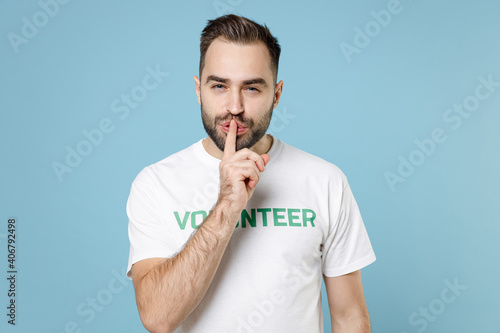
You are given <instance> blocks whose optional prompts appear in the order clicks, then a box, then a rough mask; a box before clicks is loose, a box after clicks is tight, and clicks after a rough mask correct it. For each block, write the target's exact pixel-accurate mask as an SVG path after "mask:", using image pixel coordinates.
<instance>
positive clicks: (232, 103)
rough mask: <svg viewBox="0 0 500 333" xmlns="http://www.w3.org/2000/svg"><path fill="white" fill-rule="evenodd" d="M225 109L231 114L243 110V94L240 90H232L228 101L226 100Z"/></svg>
mask: <svg viewBox="0 0 500 333" xmlns="http://www.w3.org/2000/svg"><path fill="white" fill-rule="evenodd" d="M227 103H228V104H227V111H228V112H230V113H231V114H240V113H241V112H243V111H244V110H243V96H242V95H241V91H239V90H234V91H232V92H231V94H230V96H229V101H228V102H227Z"/></svg>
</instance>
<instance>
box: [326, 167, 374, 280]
mask: <svg viewBox="0 0 500 333" xmlns="http://www.w3.org/2000/svg"><path fill="white" fill-rule="evenodd" d="M342 183H343V185H342V186H341V187H342V191H341V195H340V196H339V195H332V194H330V197H332V198H336V200H335V199H333V200H335V201H337V202H330V207H331V212H333V214H332V216H330V218H331V221H330V224H329V230H328V236H327V239H326V241H325V242H324V244H323V256H322V268H323V274H324V275H325V276H328V277H335V276H340V275H344V274H348V273H351V272H354V271H357V270H359V269H361V268H363V267H365V266H367V265H369V264H371V263H372V262H374V261H375V259H376V258H375V253H374V251H373V248H372V246H371V243H370V239H369V238H368V233H367V232H366V228H365V225H364V223H363V220H362V218H361V213H360V211H359V208H358V205H357V204H356V200H354V195H353V194H352V191H351V187H350V186H349V183H348V182H347V178H346V177H345V175H344V174H342ZM330 190H333V189H330ZM339 197H340V198H339Z"/></svg>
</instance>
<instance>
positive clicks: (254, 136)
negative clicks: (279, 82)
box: [201, 100, 274, 151]
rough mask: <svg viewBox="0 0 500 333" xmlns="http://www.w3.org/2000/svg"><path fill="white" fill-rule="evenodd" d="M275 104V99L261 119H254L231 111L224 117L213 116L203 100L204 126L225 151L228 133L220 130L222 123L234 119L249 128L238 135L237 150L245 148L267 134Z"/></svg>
mask: <svg viewBox="0 0 500 333" xmlns="http://www.w3.org/2000/svg"><path fill="white" fill-rule="evenodd" d="M273 105H274V100H273V103H272V104H271V107H270V108H269V111H268V112H266V113H265V114H264V115H263V116H262V117H261V118H260V119H257V121H253V120H252V119H250V118H246V117H244V116H243V115H241V114H238V115H232V114H231V113H227V115H225V116H224V117H223V116H215V117H214V118H212V117H210V116H209V115H208V114H207V112H206V110H205V109H204V108H203V101H201V120H202V121H203V127H204V128H205V131H206V132H207V134H208V136H209V137H210V139H212V141H213V142H214V143H215V145H216V146H217V148H219V149H220V150H221V151H224V147H225V145H226V137H227V135H223V134H221V133H220V131H219V130H218V128H220V125H221V124H222V123H225V122H227V121H231V119H234V120H236V121H237V122H238V123H240V124H241V125H243V126H245V127H248V130H247V131H246V132H245V133H243V134H241V135H238V136H236V150H237V151H238V150H240V149H243V148H250V147H253V146H254V145H255V144H256V143H257V142H258V141H259V140H260V139H261V138H262V137H263V136H264V135H265V134H266V131H267V129H268V127H269V124H270V123H271V118H272V115H273Z"/></svg>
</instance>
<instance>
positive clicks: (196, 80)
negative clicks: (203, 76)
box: [193, 75, 201, 105]
mask: <svg viewBox="0 0 500 333" xmlns="http://www.w3.org/2000/svg"><path fill="white" fill-rule="evenodd" d="M193 79H194V86H195V89H196V96H197V97H198V104H200V105H201V98H200V96H201V85H200V79H199V78H198V76H196V75H195V76H194V77H193Z"/></svg>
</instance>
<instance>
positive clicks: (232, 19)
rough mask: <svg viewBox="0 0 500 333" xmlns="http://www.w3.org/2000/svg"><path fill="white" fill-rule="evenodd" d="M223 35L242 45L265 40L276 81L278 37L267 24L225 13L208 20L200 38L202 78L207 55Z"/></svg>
mask: <svg viewBox="0 0 500 333" xmlns="http://www.w3.org/2000/svg"><path fill="white" fill-rule="evenodd" d="M218 37H221V38H223V39H225V40H226V41H228V42H231V43H237V44H241V45H247V44H253V43H258V42H259V41H260V42H263V43H264V44H265V45H266V47H267V49H268V51H269V55H270V56H271V70H272V72H273V74H274V80H275V83H276V81H277V77H278V63H279V59H280V53H281V47H280V45H279V44H278V39H277V38H276V37H274V36H273V35H271V31H269V29H268V27H267V26H266V25H264V26H262V25H260V24H258V23H256V22H254V21H252V20H249V19H247V18H246V17H242V16H237V15H234V14H229V15H224V16H220V17H218V18H216V19H215V20H208V24H207V26H206V27H205V29H203V32H202V33H201V38H200V73H199V74H200V79H201V72H202V71H203V67H205V55H206V53H207V50H208V47H209V46H210V44H212V42H213V41H214V40H215V39H216V38H218Z"/></svg>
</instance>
